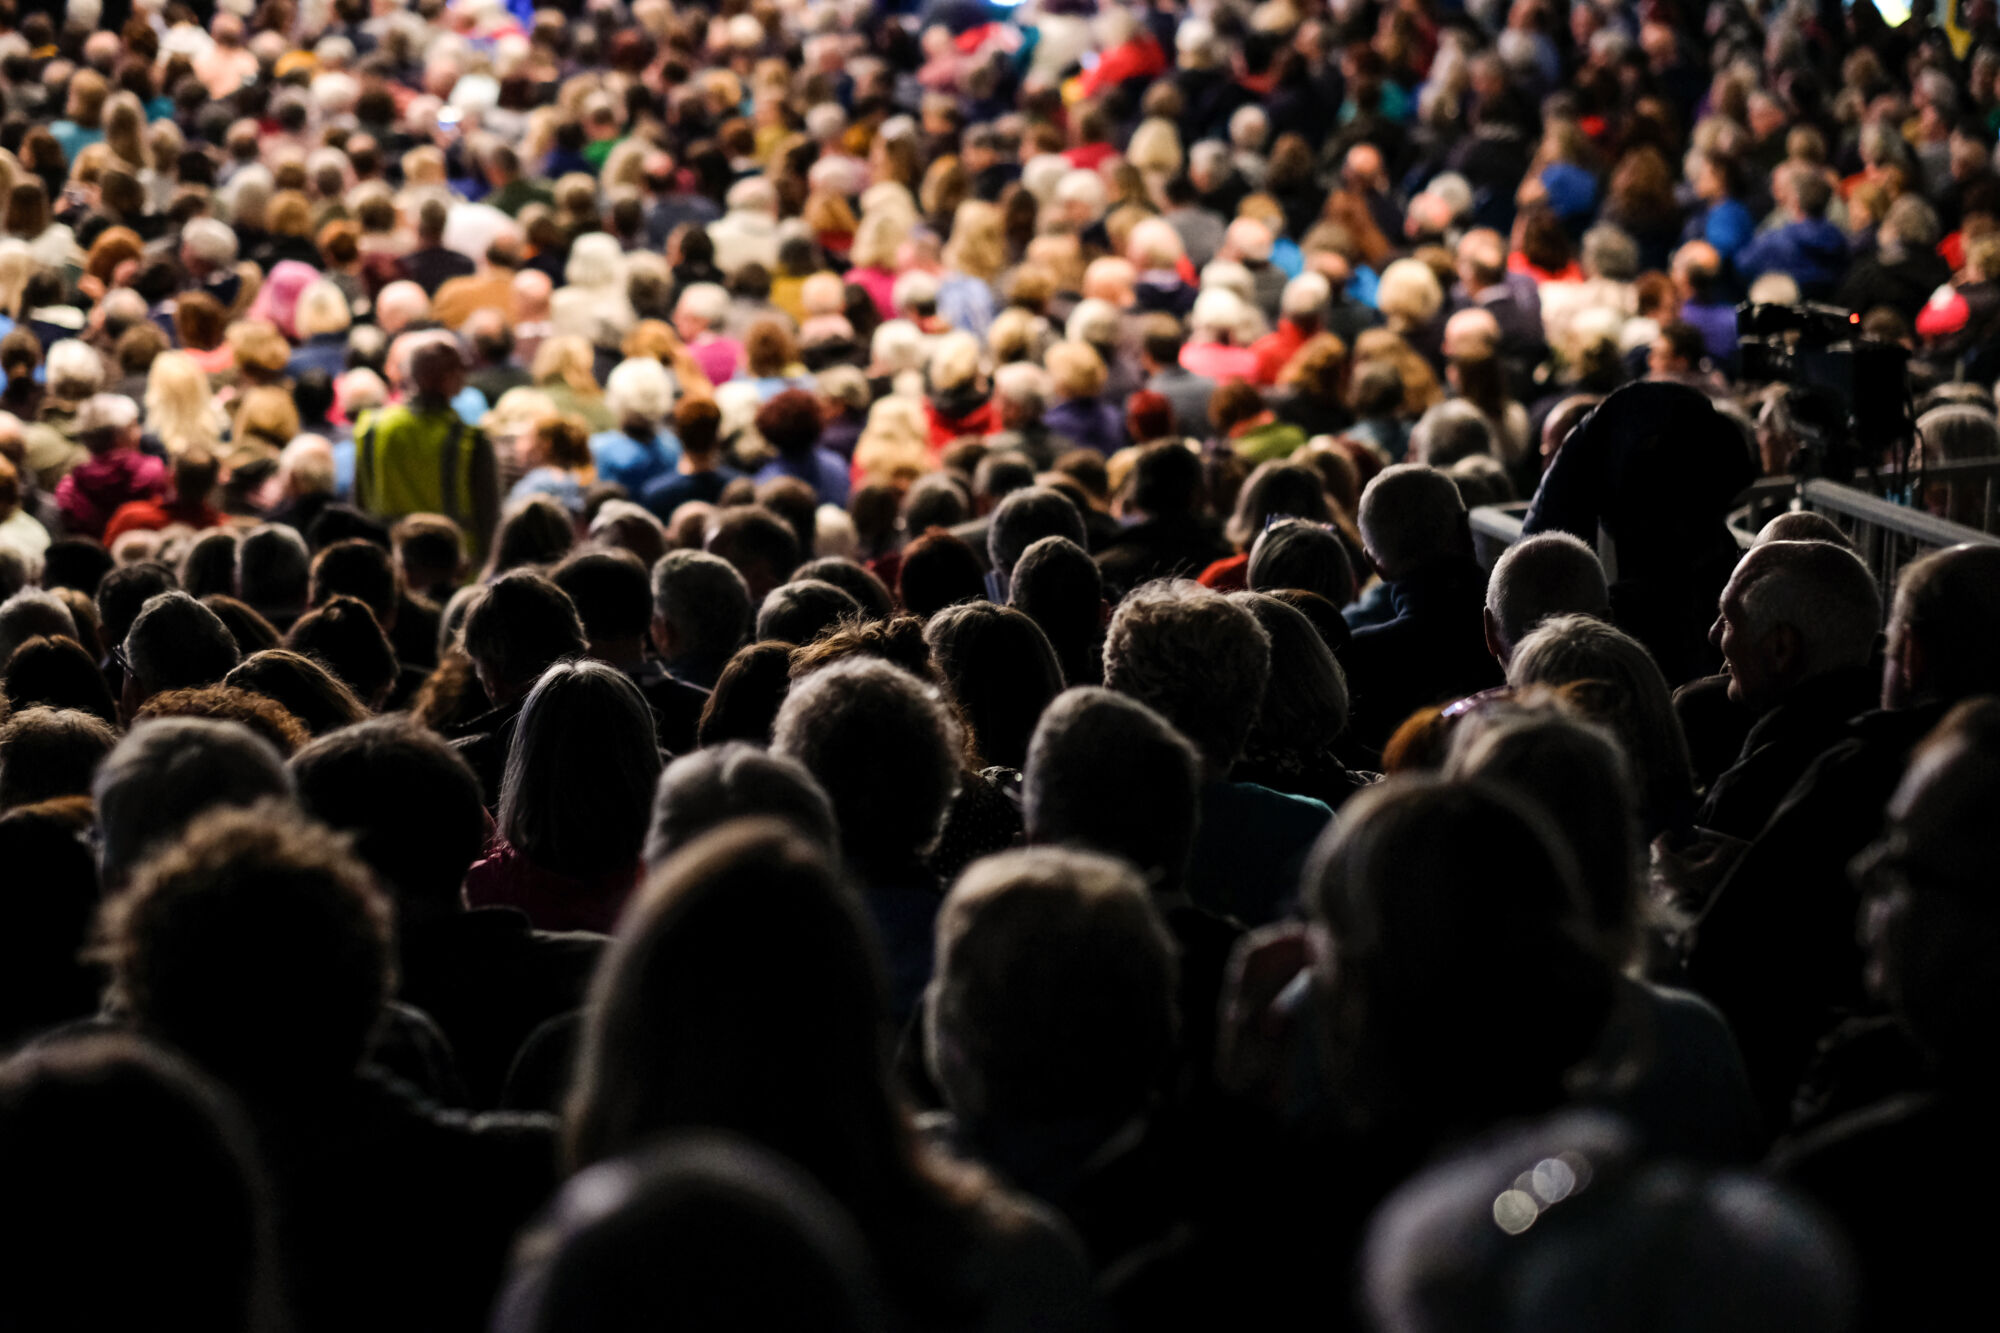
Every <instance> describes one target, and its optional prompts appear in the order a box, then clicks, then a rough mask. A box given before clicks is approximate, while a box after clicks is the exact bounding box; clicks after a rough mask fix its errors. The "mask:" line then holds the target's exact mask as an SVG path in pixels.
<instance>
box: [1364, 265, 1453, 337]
mask: <svg viewBox="0 0 2000 1333" xmlns="http://www.w3.org/2000/svg"><path fill="white" fill-rule="evenodd" d="M1375 303H1376V306H1377V307H1378V308H1379V309H1380V310H1381V311H1382V318H1384V319H1385V320H1387V321H1388V322H1389V326H1390V327H1391V328H1401V329H1414V328H1417V327H1419V326H1421V325H1424V324H1428V323H1430V322H1431V320H1433V319H1435V318H1436V317H1437V312H1438V311H1439V310H1440V309H1442V308H1443V306H1444V288H1443V287H1441V286H1439V285H1438V280H1437V274H1435V273H1433V272H1431V268H1430V265H1428V264H1426V263H1424V261H1423V260H1421V259H1398V260H1397V261H1396V262H1395V263H1393V264H1391V265H1389V267H1387V268H1385V269H1383V270H1382V281H1381V283H1380V284H1379V285H1378V287H1377V289H1376V294H1375Z"/></svg>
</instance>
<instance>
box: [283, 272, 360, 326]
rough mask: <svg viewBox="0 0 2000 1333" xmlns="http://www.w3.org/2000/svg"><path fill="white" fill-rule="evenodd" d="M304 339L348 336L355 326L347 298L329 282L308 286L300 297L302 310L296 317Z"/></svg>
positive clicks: (318, 282)
mask: <svg viewBox="0 0 2000 1333" xmlns="http://www.w3.org/2000/svg"><path fill="white" fill-rule="evenodd" d="M292 322H293V323H294V324H296V325H297V326H298V330H299V337H300V338H301V339H305V338H310V337H313V336H314V335H316V334H321V333H345V332H347V329H348V327H349V326H350V325H351V324H353V322H354V312H353V311H351V310H349V309H348V308H347V296H346V294H345V293H344V292H342V291H341V290H340V288H338V287H336V286H334V285H333V284H332V283H330V282H328V281H327V280H326V279H325V278H320V279H318V280H317V281H314V282H309V283H307V284H306V289H305V290H304V291H302V292H300V293H299V304H298V309H297V310H296V311H295V312H294V313H293V315H292Z"/></svg>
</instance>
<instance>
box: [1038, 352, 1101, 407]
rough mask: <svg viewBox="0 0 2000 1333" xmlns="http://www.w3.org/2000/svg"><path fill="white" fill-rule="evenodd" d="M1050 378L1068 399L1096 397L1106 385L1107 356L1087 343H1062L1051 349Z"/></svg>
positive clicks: (1057, 390)
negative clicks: (1102, 355)
mask: <svg viewBox="0 0 2000 1333" xmlns="http://www.w3.org/2000/svg"><path fill="white" fill-rule="evenodd" d="M1047 364H1048V369H1049V378H1050V379H1052V380H1054V381H1055V386H1056V392H1057V393H1058V394H1060V395H1061V396H1062V397H1064V398H1094V397H1096V396H1097V394H1098V393H1099V392H1101V391H1102V390H1103V388H1104V379H1105V370H1104V358H1103V357H1101V356H1099V355H1098V354H1097V349H1096V348H1094V347H1092V346H1091V345H1090V344H1089V343H1085V342H1068V341H1065V342H1059V343H1057V344H1056V345H1055V346H1054V347H1051V348H1050V349H1049V356H1048V363H1047Z"/></svg>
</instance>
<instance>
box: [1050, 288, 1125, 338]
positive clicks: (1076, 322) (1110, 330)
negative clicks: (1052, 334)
mask: <svg viewBox="0 0 2000 1333" xmlns="http://www.w3.org/2000/svg"><path fill="white" fill-rule="evenodd" d="M1118 325H1119V314H1118V307H1117V306H1115V305H1113V304H1111V302H1109V301H1099V300H1095V299H1092V300H1085V301H1078V302H1077V303H1076V309H1075V310H1072V311H1071V312H1070V316H1069V323H1068V324H1066V325H1064V326H1063V337H1065V338H1067V339H1068V340H1069V341H1071V342H1080V343H1090V344H1091V345H1093V346H1096V347H1108V346H1110V345H1111V344H1113V343H1115V342H1117V341H1118Z"/></svg>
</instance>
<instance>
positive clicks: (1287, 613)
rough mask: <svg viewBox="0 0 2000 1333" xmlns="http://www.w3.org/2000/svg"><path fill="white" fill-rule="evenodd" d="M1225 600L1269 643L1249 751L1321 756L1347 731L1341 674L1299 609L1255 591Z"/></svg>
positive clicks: (1345, 692) (1320, 638) (1322, 639)
mask: <svg viewBox="0 0 2000 1333" xmlns="http://www.w3.org/2000/svg"><path fill="white" fill-rule="evenodd" d="M1230 600H1231V601H1233V602H1235V603H1236V604H1237V605H1239V606H1241V607H1242V608H1243V609H1244V610H1246V611H1248V612H1249V613H1250V614H1251V615H1253V616H1255V617H1256V618H1257V623H1258V624H1259V625H1262V626H1263V627H1264V633H1265V634H1266V635H1267V636H1269V638H1270V641H1271V674H1270V678H1269V680H1267V681H1266V682H1265V685H1264V697H1263V701H1262V703H1261V704H1260V705H1259V707H1258V710H1257V722H1256V725H1255V726H1253V727H1252V728H1251V729H1250V737H1249V742H1248V745H1249V749H1250V751H1251V752H1252V753H1255V754H1261V755H1267V756H1282V755H1300V756H1305V757H1311V756H1315V755H1319V754H1324V753H1325V752H1326V751H1327V750H1328V749H1329V748H1330V747H1331V746H1332V745H1333V743H1334V741H1335V740H1336V739H1337V738H1338V737H1339V736H1340V733H1341V732H1343V731H1345V730H1346V729H1347V708H1348V697H1347V673H1346V672H1344V671H1342V670H1341V668H1340V663H1339V662H1338V661H1336V660H1335V659H1334V656H1333V650H1332V649H1331V648H1329V647H1328V646H1327V642H1326V640H1325V639H1324V638H1322V637H1321V635H1320V632H1319V630H1318V629H1316V628H1314V626H1313V622H1312V621H1310V620H1308V619H1307V618H1306V615H1305V613H1304V612H1303V611H1300V610H1299V609H1298V608H1297V607H1294V606H1292V605H1291V604H1290V603H1288V602H1284V601H1281V600H1280V599H1278V598H1276V597H1273V596H1271V595H1269V594H1268V593H1261V592H1242V593H1235V594H1233V595H1232V596H1231V598H1230Z"/></svg>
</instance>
